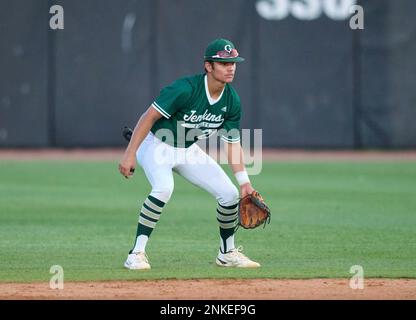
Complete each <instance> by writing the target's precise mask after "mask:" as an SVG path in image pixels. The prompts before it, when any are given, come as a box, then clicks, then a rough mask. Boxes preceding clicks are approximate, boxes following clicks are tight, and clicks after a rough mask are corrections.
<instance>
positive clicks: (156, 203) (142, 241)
mask: <svg viewBox="0 0 416 320" xmlns="http://www.w3.org/2000/svg"><path fill="white" fill-rule="evenodd" d="M164 206H165V203H164V202H162V201H160V200H159V199H156V198H155V197H153V196H151V195H149V196H148V197H147V199H146V200H145V201H144V203H143V206H142V208H141V210H140V214H139V223H138V224H137V232H136V240H135V242H134V246H133V249H132V250H130V253H132V252H139V251H141V252H144V251H145V247H146V244H147V240H148V239H149V237H150V234H151V233H152V231H153V229H154V228H155V227H156V223H157V222H158V221H159V218H160V214H161V213H162V209H163V207H164Z"/></svg>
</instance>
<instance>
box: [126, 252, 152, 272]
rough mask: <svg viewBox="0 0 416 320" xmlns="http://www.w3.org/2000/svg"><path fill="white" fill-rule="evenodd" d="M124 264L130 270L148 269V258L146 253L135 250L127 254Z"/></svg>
mask: <svg viewBox="0 0 416 320" xmlns="http://www.w3.org/2000/svg"><path fill="white" fill-rule="evenodd" d="M124 266H125V267H126V268H127V269H130V270H148V269H150V264H149V259H148V258H147V255H146V253H144V252H137V253H131V254H129V255H128V256H127V260H126V262H124Z"/></svg>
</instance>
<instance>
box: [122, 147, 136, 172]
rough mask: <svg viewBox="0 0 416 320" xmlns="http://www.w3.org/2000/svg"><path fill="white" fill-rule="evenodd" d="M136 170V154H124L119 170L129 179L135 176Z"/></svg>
mask: <svg viewBox="0 0 416 320" xmlns="http://www.w3.org/2000/svg"><path fill="white" fill-rule="evenodd" d="M135 168H136V156H135V154H129V153H127V152H126V153H124V155H123V158H122V159H121V161H120V163H119V165H118V170H119V171H120V173H121V174H122V175H123V176H124V177H125V178H129V177H131V176H133V173H134V170H135Z"/></svg>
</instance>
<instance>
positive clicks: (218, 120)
mask: <svg viewBox="0 0 416 320" xmlns="http://www.w3.org/2000/svg"><path fill="white" fill-rule="evenodd" d="M183 120H184V121H186V122H191V123H183V124H182V126H183V127H186V128H201V127H207V128H217V127H219V126H220V125H221V124H222V123H223V122H224V118H223V116H222V114H219V115H215V114H212V113H210V112H208V110H205V112H204V114H202V115H196V110H191V114H190V115H184V116H183Z"/></svg>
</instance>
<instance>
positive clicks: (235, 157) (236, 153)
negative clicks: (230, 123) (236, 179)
mask: <svg viewBox="0 0 416 320" xmlns="http://www.w3.org/2000/svg"><path fill="white" fill-rule="evenodd" d="M226 149H227V159H228V164H229V165H230V167H231V169H232V171H233V173H234V174H235V173H237V172H240V171H244V170H245V165H244V157H243V148H241V145H240V143H226Z"/></svg>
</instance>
